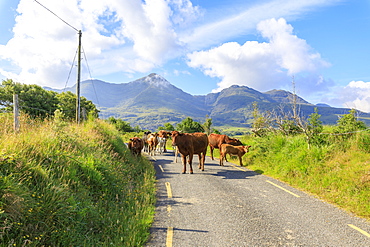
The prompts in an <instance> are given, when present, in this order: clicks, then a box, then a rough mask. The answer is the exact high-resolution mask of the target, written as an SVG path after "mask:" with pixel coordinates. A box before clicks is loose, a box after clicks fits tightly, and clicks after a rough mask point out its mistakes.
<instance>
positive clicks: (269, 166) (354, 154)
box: [242, 131, 370, 220]
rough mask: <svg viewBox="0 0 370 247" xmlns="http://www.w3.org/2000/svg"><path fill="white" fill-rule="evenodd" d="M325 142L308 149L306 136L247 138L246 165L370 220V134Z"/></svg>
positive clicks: (330, 138) (329, 139)
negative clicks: (248, 149) (248, 150)
mask: <svg viewBox="0 0 370 247" xmlns="http://www.w3.org/2000/svg"><path fill="white" fill-rule="evenodd" d="M323 140H324V143H323V144H321V145H312V146H311V147H310V148H308V145H307V142H306V139H305V137H304V136H302V135H296V136H282V135H277V134H271V135H268V136H266V137H263V138H256V137H253V136H245V137H244V138H243V139H242V142H243V143H245V144H248V145H252V148H251V151H250V152H249V153H248V154H246V155H245V156H244V157H243V163H244V165H246V166H247V167H248V168H250V169H252V170H255V171H258V172H259V173H263V174H265V175H268V176H271V177H274V178H277V179H279V180H281V181H284V182H287V183H288V184H290V185H292V186H294V187H297V188H301V189H302V190H304V191H307V192H309V193H312V194H314V195H317V196H318V197H319V198H321V199H324V200H325V201H328V202H330V203H333V204H335V205H338V206H340V207H341V208H343V209H346V210H347V211H349V212H353V213H355V214H356V215H358V216H360V217H364V218H366V219H368V220H370V132H369V131H365V132H361V133H357V134H353V135H352V136H351V137H350V138H345V139H344V138H343V137H342V136H335V135H327V136H325V137H323Z"/></svg>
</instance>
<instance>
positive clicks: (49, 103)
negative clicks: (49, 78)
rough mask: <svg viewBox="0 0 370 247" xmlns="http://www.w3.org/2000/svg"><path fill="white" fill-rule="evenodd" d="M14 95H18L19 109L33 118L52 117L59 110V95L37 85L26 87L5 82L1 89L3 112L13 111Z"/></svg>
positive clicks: (9, 80) (0, 99)
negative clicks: (57, 96)
mask: <svg viewBox="0 0 370 247" xmlns="http://www.w3.org/2000/svg"><path fill="white" fill-rule="evenodd" d="M13 94H18V99H19V107H20V109H21V111H22V112H23V113H26V114H28V115H29V116H31V117H41V118H45V117H48V116H52V115H53V114H54V111H55V110H56V109H57V103H58V99H57V98H56V95H57V93H56V92H53V91H48V90H45V89H43V88H42V87H40V86H37V85H26V84H21V83H18V82H13V80H11V79H8V80H3V81H2V86H1V87H0V105H2V106H4V109H3V111H12V106H13Z"/></svg>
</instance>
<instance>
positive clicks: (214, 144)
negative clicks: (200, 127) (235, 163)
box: [208, 133, 243, 161]
mask: <svg viewBox="0 0 370 247" xmlns="http://www.w3.org/2000/svg"><path fill="white" fill-rule="evenodd" d="M208 142H209V147H210V149H211V159H212V160H214V159H213V149H215V148H217V149H219V148H220V146H221V144H223V143H226V144H230V145H233V146H242V145H243V144H242V143H241V142H240V141H239V140H238V139H236V138H230V137H228V136H227V135H219V134H214V133H212V134H210V135H209V136H208ZM220 153H221V152H220ZM225 160H226V161H227V159H226V156H225Z"/></svg>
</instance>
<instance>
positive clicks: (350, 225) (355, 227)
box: [348, 224, 370, 238]
mask: <svg viewBox="0 0 370 247" xmlns="http://www.w3.org/2000/svg"><path fill="white" fill-rule="evenodd" d="M348 226H349V227H352V228H353V229H355V230H356V231H359V232H361V233H362V234H364V235H365V236H366V237H368V238H370V234H369V233H367V232H365V231H364V230H362V229H360V228H358V227H357V226H354V225H352V224H348Z"/></svg>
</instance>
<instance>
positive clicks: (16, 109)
mask: <svg viewBox="0 0 370 247" xmlns="http://www.w3.org/2000/svg"><path fill="white" fill-rule="evenodd" d="M13 114H14V131H15V132H18V131H19V103H18V94H13Z"/></svg>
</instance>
